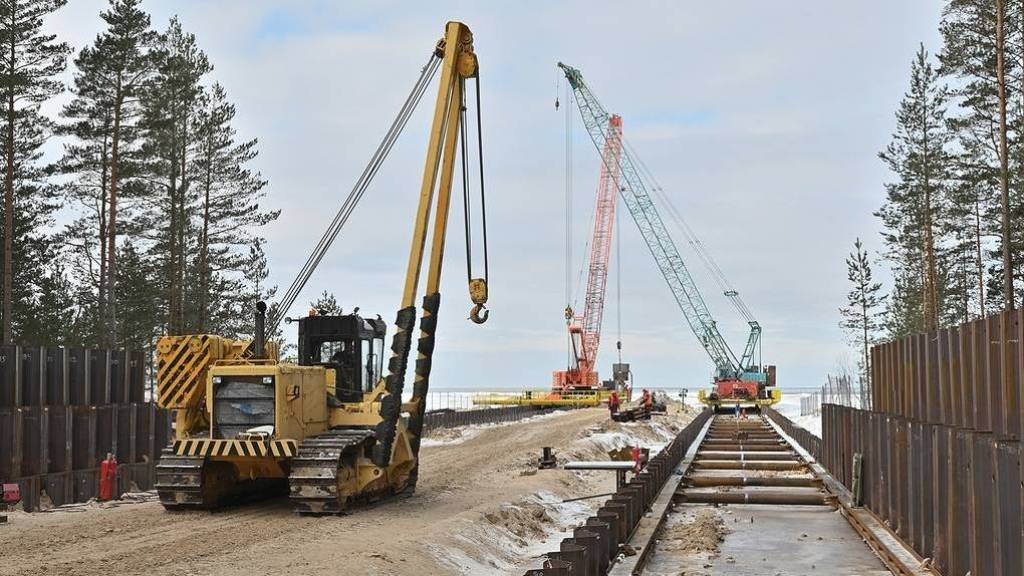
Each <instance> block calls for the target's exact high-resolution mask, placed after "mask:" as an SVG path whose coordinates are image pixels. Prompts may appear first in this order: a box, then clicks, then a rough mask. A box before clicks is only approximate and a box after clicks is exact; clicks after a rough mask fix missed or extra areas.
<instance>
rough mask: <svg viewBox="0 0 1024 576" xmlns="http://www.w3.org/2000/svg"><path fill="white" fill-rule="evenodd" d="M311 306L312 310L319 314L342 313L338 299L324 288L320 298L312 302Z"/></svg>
mask: <svg viewBox="0 0 1024 576" xmlns="http://www.w3.org/2000/svg"><path fill="white" fill-rule="evenodd" d="M309 307H310V309H311V310H316V311H317V313H319V314H332V315H340V314H341V313H342V309H341V306H339V305H338V299H337V298H335V297H334V294H333V293H331V292H328V291H327V290H324V291H323V293H322V294H320V297H319V298H317V299H316V300H313V301H312V302H310V303H309Z"/></svg>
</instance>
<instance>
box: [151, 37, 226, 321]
mask: <svg viewBox="0 0 1024 576" xmlns="http://www.w3.org/2000/svg"><path fill="white" fill-rule="evenodd" d="M153 61H154V68H155V78H154V81H153V82H152V83H151V85H150V86H149V87H148V89H147V90H146V91H145V93H144V97H143V121H144V127H145V135H146V142H145V144H144V146H143V152H144V154H145V156H146V157H147V158H148V166H147V170H148V172H149V174H150V175H151V182H153V183H154V185H155V187H156V190H155V191H154V194H155V196H154V201H153V202H152V203H151V204H150V206H149V210H148V215H147V216H148V218H147V220H146V221H145V222H144V225H145V228H146V229H147V230H149V231H150V232H151V236H152V238H153V240H154V241H155V245H154V250H156V251H157V253H158V255H159V259H160V262H161V269H162V271H161V272H162V274H161V276H162V281H161V286H160V289H161V290H162V291H163V292H164V293H165V294H166V303H167V304H166V310H165V314H164V318H165V330H166V332H167V333H168V334H181V333H184V332H185V331H186V330H188V328H189V325H188V322H187V318H186V309H187V305H186V302H192V301H193V300H192V298H193V297H194V296H195V294H191V293H189V292H187V291H188V290H189V289H190V288H193V287H194V286H195V284H191V286H190V282H189V280H192V281H194V280H196V277H195V274H194V273H192V274H190V271H189V268H190V266H189V258H188V256H189V255H190V254H195V253H196V250H195V248H196V247H197V243H196V241H195V239H196V237H197V230H196V227H195V222H194V217H195V213H196V204H197V193H196V190H195V189H194V182H195V178H196V175H194V174H193V173H192V167H193V163H192V160H193V159H194V153H195V141H194V139H195V131H196V129H197V124H198V123H199V116H200V113H201V106H202V100H203V94H204V88H203V85H202V80H203V78H204V77H205V76H206V75H207V74H208V73H209V72H210V71H211V70H212V69H213V68H212V66H211V65H210V63H209V60H208V59H207V57H206V54H204V53H203V52H202V50H200V49H199V47H198V44H197V42H196V38H195V36H194V35H193V34H189V33H186V32H185V31H184V30H183V29H182V27H181V23H180V22H179V21H178V19H177V18H174V19H172V20H171V22H170V25H169V26H168V29H167V31H166V32H164V33H162V34H160V35H159V38H158V39H157V42H156V46H155V49H154V51H153Z"/></svg>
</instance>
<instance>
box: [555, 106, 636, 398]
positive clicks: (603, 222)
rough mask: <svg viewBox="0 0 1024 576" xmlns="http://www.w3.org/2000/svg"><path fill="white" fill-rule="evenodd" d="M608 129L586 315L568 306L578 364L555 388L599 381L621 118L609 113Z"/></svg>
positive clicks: (560, 373) (577, 387)
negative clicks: (598, 351) (598, 358)
mask: <svg viewBox="0 0 1024 576" xmlns="http://www.w3.org/2000/svg"><path fill="white" fill-rule="evenodd" d="M607 130H608V133H607V138H606V140H605V145H604V151H603V152H602V158H601V160H602V162H601V177H600V180H599V181H598V185H597V205H596V206H595V208H594V232H593V237H592V238H591V241H590V246H591V247H590V267H589V270H588V272H587V293H586V301H585V303H584V306H583V314H582V315H577V314H575V313H574V312H573V310H572V308H571V307H567V308H566V309H565V318H566V321H567V324H568V328H569V339H570V341H571V342H572V353H573V358H574V360H575V366H570V367H569V368H568V369H567V370H558V371H556V372H555V373H554V378H553V385H554V388H555V389H556V390H588V389H596V388H598V386H599V384H600V383H599V381H598V378H597V350H598V347H599V346H600V344H601V318H602V316H603V314H604V297H605V288H606V286H607V283H608V259H609V257H610V256H611V248H612V235H613V234H614V229H615V205H616V202H617V200H618V194H619V174H620V169H619V165H620V164H619V157H620V156H621V154H622V118H620V117H619V116H616V115H612V116H610V117H609V118H608V126H607Z"/></svg>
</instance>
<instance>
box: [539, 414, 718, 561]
mask: <svg viewBox="0 0 1024 576" xmlns="http://www.w3.org/2000/svg"><path fill="white" fill-rule="evenodd" d="M710 417H711V412H710V411H708V410H705V411H704V412H701V413H700V414H699V415H698V416H697V417H696V418H694V419H693V421H692V422H690V424H689V425H687V426H686V428H684V429H683V430H682V431H681V432H680V433H679V434H678V435H677V436H676V437H675V439H674V440H672V442H671V443H670V444H669V445H668V446H666V447H665V448H664V449H663V450H662V451H661V452H659V453H658V454H657V455H656V456H655V457H654V458H651V460H650V462H648V463H647V467H646V468H645V469H644V470H643V471H641V472H640V473H639V474H637V475H636V476H635V477H634V478H632V479H631V480H630V481H629V482H627V483H626V484H625V485H624V486H622V487H621V488H619V490H617V491H616V493H615V495H614V496H612V497H611V498H610V499H609V500H607V501H606V502H605V503H604V505H602V506H601V507H600V508H599V509H598V510H597V513H596V514H595V515H594V516H591V517H590V518H587V520H586V521H585V522H584V523H583V524H582V525H581V526H579V527H577V528H576V529H574V530H573V535H572V537H569V538H565V539H563V540H562V542H561V544H560V545H559V549H558V551H556V552H549V553H548V554H547V555H546V556H547V559H546V560H545V561H544V567H543V568H539V569H536V570H529V571H527V572H526V574H527V576H553V575H572V576H596V575H601V574H606V573H607V572H608V568H609V566H610V565H611V564H612V562H613V561H614V560H615V558H616V557H617V556H618V555H619V553H620V550H619V548H620V544H624V543H626V542H627V541H629V538H630V536H631V535H632V534H633V531H634V530H635V529H636V526H637V524H638V523H639V522H640V519H641V518H643V516H644V514H645V513H646V512H647V510H648V508H649V507H650V505H651V503H652V502H653V501H654V499H655V497H657V495H658V493H659V492H660V491H661V488H662V486H664V484H665V481H666V480H668V478H669V476H670V475H671V474H672V473H673V471H674V470H675V469H676V467H677V466H678V465H679V463H680V461H682V459H683V456H684V455H685V454H686V451H687V450H689V448H690V445H691V444H692V443H693V441H694V440H695V439H696V438H697V435H698V434H699V433H700V431H701V429H702V428H703V427H704V424H705V423H706V422H707V420H708V418H710Z"/></svg>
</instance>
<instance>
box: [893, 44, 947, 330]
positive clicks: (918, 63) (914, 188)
mask: <svg viewBox="0 0 1024 576" xmlns="http://www.w3.org/2000/svg"><path fill="white" fill-rule="evenodd" d="M947 97H948V91H947V89H946V88H945V86H944V85H942V84H941V83H940V82H939V81H938V75H937V73H936V71H935V68H934V67H933V66H932V64H931V62H930V59H929V56H928V52H927V51H925V49H924V46H923V45H922V46H921V47H920V49H919V50H918V53H917V55H916V57H915V59H914V61H913V63H912V64H911V72H910V91H909V92H908V93H907V94H906V96H905V97H904V99H903V101H902V102H901V103H900V107H899V110H898V111H897V112H896V132H895V133H894V134H893V140H892V142H891V143H890V144H889V146H888V147H886V149H885V150H884V151H882V152H881V153H879V157H880V158H881V159H882V160H883V161H884V162H885V163H886V165H887V166H888V167H889V169H890V170H891V171H892V172H893V174H895V176H896V177H897V180H896V181H895V182H891V183H889V184H886V204H885V205H884V206H883V207H882V208H881V209H880V210H879V211H878V212H877V213H876V215H878V216H879V217H880V218H881V219H882V222H883V224H884V225H885V227H886V232H885V233H884V234H883V237H884V239H885V241H886V244H887V247H888V253H887V256H888V257H889V258H890V259H891V260H892V261H893V263H894V265H895V266H896V267H897V268H901V269H903V270H904V271H905V272H911V271H913V272H914V273H915V274H917V275H919V276H920V278H921V282H920V286H921V290H922V294H921V302H922V304H923V307H922V313H923V316H924V317H923V325H924V326H925V327H926V328H927V329H935V328H936V327H937V326H938V318H939V312H940V311H941V310H943V309H944V308H945V306H944V302H942V301H941V300H940V292H941V290H940V284H939V272H938V270H939V262H938V258H939V252H940V251H939V242H938V241H937V239H936V232H937V231H938V230H940V229H941V228H940V226H939V225H938V223H939V222H940V221H941V219H942V218H943V217H944V211H945V204H946V200H947V198H946V197H947V194H948V185H949V180H950V170H951V165H952V160H951V157H950V154H949V151H948V146H949V143H950V140H951V135H950V133H949V131H948V130H947V120H946V101H947ZM898 295H899V294H894V297H895V296H898Z"/></svg>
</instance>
